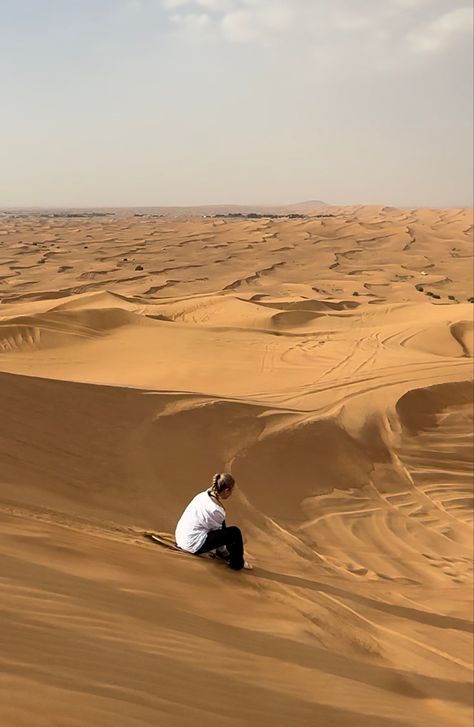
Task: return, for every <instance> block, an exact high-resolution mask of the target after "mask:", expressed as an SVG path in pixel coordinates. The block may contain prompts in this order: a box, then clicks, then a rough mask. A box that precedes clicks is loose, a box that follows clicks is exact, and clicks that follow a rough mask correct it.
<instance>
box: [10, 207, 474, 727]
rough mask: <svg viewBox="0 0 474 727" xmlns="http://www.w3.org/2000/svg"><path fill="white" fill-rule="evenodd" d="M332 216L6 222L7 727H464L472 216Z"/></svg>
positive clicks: (371, 212)
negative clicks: (169, 544)
mask: <svg viewBox="0 0 474 727" xmlns="http://www.w3.org/2000/svg"><path fill="white" fill-rule="evenodd" d="M323 212H324V213H325V214H331V215H332V216H330V217H327V216H324V217H321V216H319V217H317V216H313V217H311V216H308V217H307V218H306V219H298V220H289V219H275V220H270V219H257V220H248V219H222V218H219V219H214V218H199V217H189V216H188V217H185V218H176V219H173V218H156V217H152V216H146V215H145V216H143V217H131V216H127V215H117V216H111V217H103V218H102V217H101V218H95V217H84V218H66V217H64V218H60V217H58V218H46V217H35V216H25V217H5V218H3V219H2V220H1V222H0V301H1V303H0V406H1V411H2V416H1V417H0V465H1V466H0V579H1V587H2V596H3V597H2V603H1V606H0V608H1V617H2V618H1V622H0V624H1V625H0V664H1V667H2V678H1V681H0V721H1V723H2V725H5V726H6V727H20V726H22V725H24V724H29V725H30V724H35V725H39V726H40V727H41V726H42V725H44V726H45V727H46V726H48V727H49V725H51V724H58V725H63V724H64V725H66V724H67V725H71V727H72V726H73V725H77V726H79V725H81V726H82V725H86V724H87V725H94V726H95V725H97V726H99V725H100V726H101V727H102V725H103V726H104V727H105V726H109V725H110V726H112V725H113V726H114V727H116V726H117V725H120V726H122V725H124V726H128V725H130V726H132V725H134V726H137V727H138V725H145V724H146V725H166V726H167V727H168V725H169V726H170V727H173V726H174V725H176V726H177V727H178V726H179V727H181V726H187V725H189V726H191V725H193V727H195V725H196V724H201V723H202V724H207V725H216V726H217V725H229V727H231V726H232V727H238V726H239V725H242V727H243V726H244V725H252V726H253V725H255V726H257V725H258V726H260V725H262V726H265V725H268V726H270V725H272V726H274V725H278V726H281V727H300V726H301V727H303V726H304V727H306V726H308V725H324V727H326V725H327V726H330V725H334V726H336V725H337V726H340V725H346V724H353V725H361V727H362V725H364V726H366V725H369V726H372V727H378V726H379V725H381V726H382V727H401V726H402V725H407V726H408V725H410V726H411V725H413V726H415V725H420V726H421V725H426V724H427V723H430V724H434V725H466V726H467V725H470V724H471V722H472V579H473V568H472V539H473V532H472V527H473V508H472V501H473V475H472V473H473V448H472V418H473V417H472V415H473V412H472V372H473V362H472V355H473V324H472V312H473V307H472V303H471V302H469V297H470V296H471V295H472V257H471V256H472V212H471V211H469V210H413V211H405V210H397V209H393V208H379V207H377V208H375V207H370V208H367V207H356V208H330V209H324V210H323ZM323 212H321V214H322V213H323ZM318 214H319V212H318ZM438 296H439V297H438ZM217 471H231V472H232V473H233V474H234V476H235V477H236V479H237V483H238V489H237V491H236V493H235V495H234V496H233V498H232V500H230V501H229V518H228V519H229V520H232V521H233V522H237V523H239V524H240V525H241V526H242V528H243V530H244V532H245V536H246V540H247V549H248V554H249V558H250V559H251V560H252V562H253V563H254V565H255V569H254V571H253V572H252V573H239V574H235V573H232V572H229V571H228V570H227V569H226V568H225V567H224V566H219V565H217V564H213V563H210V562H206V561H205V560H202V559H198V558H193V557H191V556H186V555H181V554H179V553H175V552H173V551H169V550H166V549H161V548H160V547H159V546H153V545H152V544H151V543H149V542H147V541H146V540H145V539H144V538H143V535H142V534H143V531H144V530H150V529H152V530H156V531H159V532H162V533H163V534H165V535H166V534H169V533H171V532H173V529H174V525H175V522H176V520H177V518H178V517H179V514H180V512H181V511H182V509H183V507H184V506H185V504H186V503H187V501H188V499H189V498H190V497H191V496H192V495H193V494H195V492H197V491H199V489H203V488H204V487H205V486H206V485H207V483H208V482H209V480H210V478H211V477H212V475H213V473H214V472H217Z"/></svg>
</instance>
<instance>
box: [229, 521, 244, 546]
mask: <svg viewBox="0 0 474 727" xmlns="http://www.w3.org/2000/svg"><path fill="white" fill-rule="evenodd" d="M226 534H227V536H228V537H229V540H232V541H233V542H236V541H239V540H242V533H241V531H240V528H238V527H236V526H235V525H231V526H230V527H229V528H226Z"/></svg>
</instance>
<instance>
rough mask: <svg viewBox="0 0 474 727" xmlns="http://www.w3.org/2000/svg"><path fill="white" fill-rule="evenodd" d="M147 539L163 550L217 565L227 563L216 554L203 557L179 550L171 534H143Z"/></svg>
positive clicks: (202, 555)
mask: <svg viewBox="0 0 474 727" xmlns="http://www.w3.org/2000/svg"><path fill="white" fill-rule="evenodd" d="M143 535H144V536H145V538H147V539H148V540H151V541H152V542H153V543H156V544H157V545H161V546H162V547H163V548H167V549H168V550H174V551H175V552H176V553H181V554H182V555H188V556H193V557H194V558H196V557H198V558H207V559H210V560H213V561H215V562H217V563H224V564H226V561H225V560H224V559H223V558H218V557H217V556H216V554H215V553H212V552H211V553H202V554H201V555H198V556H196V555H194V553H188V552H187V551H186V550H182V549H181V548H178V546H177V545H176V543H175V541H174V538H173V536H172V535H170V534H169V533H143Z"/></svg>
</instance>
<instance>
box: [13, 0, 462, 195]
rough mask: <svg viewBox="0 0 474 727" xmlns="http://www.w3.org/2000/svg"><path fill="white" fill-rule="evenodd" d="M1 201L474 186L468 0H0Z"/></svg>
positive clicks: (436, 190) (442, 191) (428, 191)
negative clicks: (473, 179)
mask: <svg viewBox="0 0 474 727" xmlns="http://www.w3.org/2000/svg"><path fill="white" fill-rule="evenodd" d="M0 89H1V107H2V110H1V114H0V207H1V206H3V207H5V206H13V205H19V206H21V205H46V206H49V205H57V206H62V205H64V206H106V205H112V206H119V205H168V204H169V205H173V204H204V203H226V202H235V203H266V202H269V203H285V202H296V201H302V200H306V199H322V200H324V201H327V202H329V203H334V204H352V203H383V204H389V205H406V206H410V205H413V206H414V205H432V206H445V205H446V206H449V205H451V206H460V205H471V204H472V194H473V192H472V154H473V150H472V113H473V112H472V108H473V100H472V3H471V0H0Z"/></svg>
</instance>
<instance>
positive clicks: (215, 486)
mask: <svg viewBox="0 0 474 727" xmlns="http://www.w3.org/2000/svg"><path fill="white" fill-rule="evenodd" d="M234 485H235V480H234V478H233V477H232V475H230V474H229V473H228V472H223V473H221V472H220V473H218V474H217V475H214V477H213V478H212V486H211V490H210V492H211V495H214V497H217V498H218V497H219V495H220V494H221V493H222V492H224V490H231V489H232V488H233V486H234Z"/></svg>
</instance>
